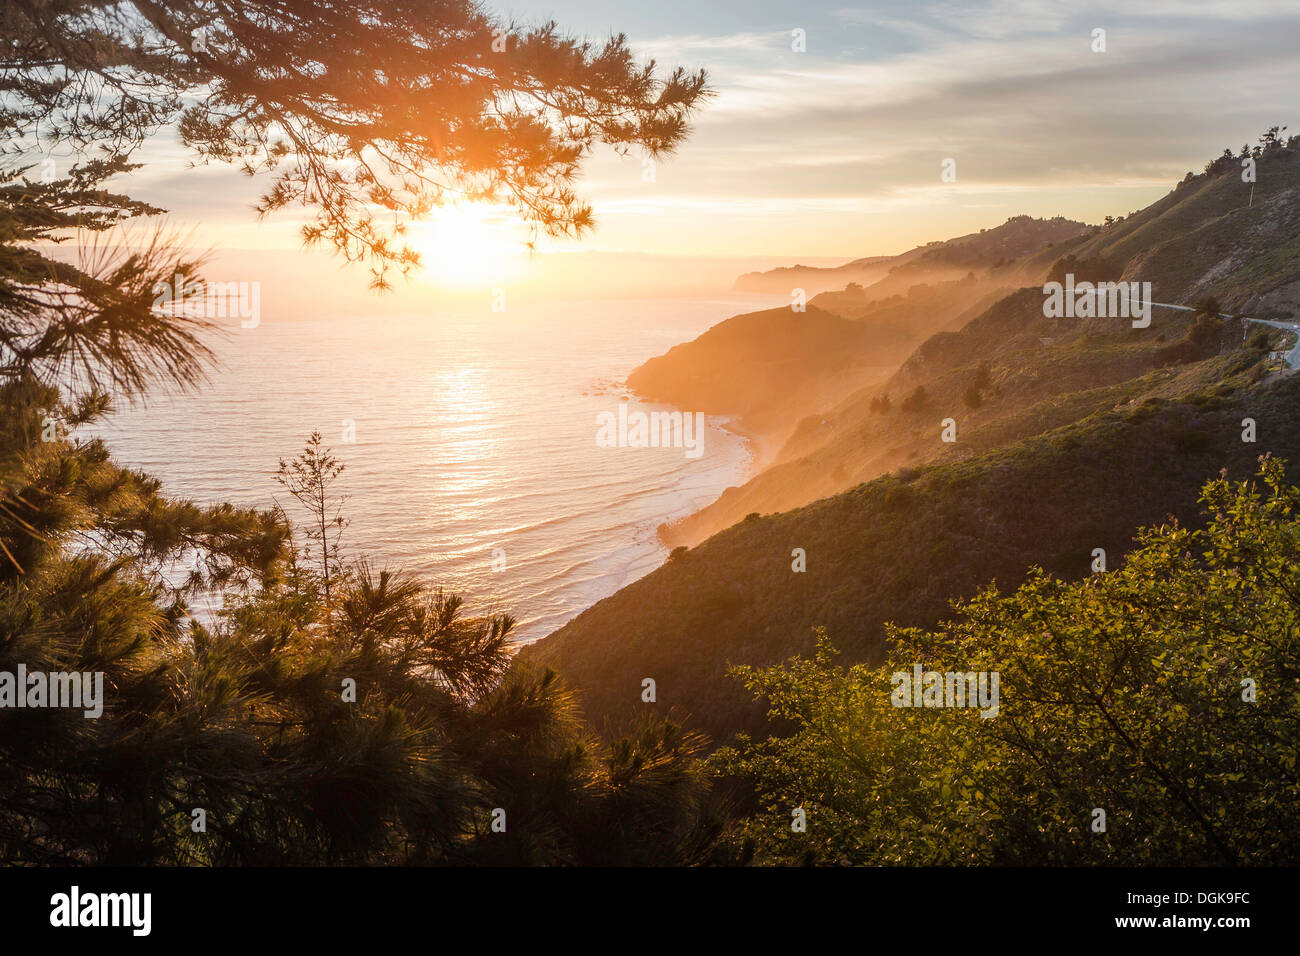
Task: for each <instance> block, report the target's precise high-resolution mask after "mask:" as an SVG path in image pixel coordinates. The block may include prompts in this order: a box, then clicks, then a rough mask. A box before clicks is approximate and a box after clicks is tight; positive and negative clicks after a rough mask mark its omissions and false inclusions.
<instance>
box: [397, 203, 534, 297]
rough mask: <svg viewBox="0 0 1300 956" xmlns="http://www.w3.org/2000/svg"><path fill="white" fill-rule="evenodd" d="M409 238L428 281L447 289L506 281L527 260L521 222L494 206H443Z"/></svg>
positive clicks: (416, 225)
mask: <svg viewBox="0 0 1300 956" xmlns="http://www.w3.org/2000/svg"><path fill="white" fill-rule="evenodd" d="M408 236H409V241H410V244H411V247H412V248H413V249H415V250H416V251H417V252H419V253H420V259H421V264H422V265H423V267H424V270H423V271H424V275H425V277H426V278H428V279H429V280H430V281H434V282H438V283H440V284H445V285H455V286H481V285H484V284H487V283H496V282H505V281H506V280H508V279H509V278H511V277H512V276H513V275H515V274H516V272H517V271H518V269H519V267H520V264H521V263H522V262H523V260H524V259H525V258H526V257H527V248H526V246H525V244H524V230H523V227H522V226H521V224H520V223H519V221H518V219H517V218H516V217H514V216H513V215H511V214H510V213H509V211H503V210H502V209H499V208H496V207H492V206H483V205H476V204H460V205H448V206H443V207H441V208H438V209H435V210H433V212H431V213H430V214H429V218H428V219H427V220H424V221H421V222H417V223H414V224H413V225H411V226H410V227H409V229H408Z"/></svg>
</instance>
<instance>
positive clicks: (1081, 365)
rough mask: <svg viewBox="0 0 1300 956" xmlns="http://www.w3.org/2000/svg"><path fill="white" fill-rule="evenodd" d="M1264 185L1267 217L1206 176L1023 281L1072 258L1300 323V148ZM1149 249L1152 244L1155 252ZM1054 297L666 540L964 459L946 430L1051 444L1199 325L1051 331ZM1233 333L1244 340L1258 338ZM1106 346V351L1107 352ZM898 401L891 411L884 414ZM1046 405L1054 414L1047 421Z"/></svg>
mask: <svg viewBox="0 0 1300 956" xmlns="http://www.w3.org/2000/svg"><path fill="white" fill-rule="evenodd" d="M1259 173H1260V182H1259V184H1258V187H1257V189H1256V193H1255V199H1254V203H1253V205H1242V203H1243V202H1245V201H1247V196H1246V195H1243V194H1242V193H1241V192H1240V190H1239V189H1238V187H1240V186H1242V185H1243V184H1242V183H1241V182H1240V179H1239V178H1237V177H1234V176H1232V175H1220V176H1202V177H1200V178H1198V179H1194V180H1190V181H1185V182H1184V183H1183V185H1181V186H1180V187H1179V188H1178V189H1176V190H1175V191H1173V192H1172V193H1170V195H1169V196H1167V197H1165V198H1164V199H1161V200H1160V201H1158V202H1157V203H1154V204H1153V205H1152V206H1150V207H1149V208H1147V209H1145V210H1143V211H1141V212H1140V213H1137V214H1135V215H1133V216H1130V217H1128V218H1126V219H1125V220H1123V221H1121V222H1119V223H1116V224H1115V225H1112V226H1109V227H1107V228H1105V229H1103V230H1098V231H1097V232H1096V234H1095V235H1092V236H1088V237H1083V238H1080V239H1076V240H1073V241H1071V242H1067V243H1064V244H1058V245H1056V246H1054V247H1053V248H1050V249H1046V250H1043V251H1042V252H1040V253H1038V254H1036V255H1035V256H1031V257H1028V258H1027V259H1026V260H1025V261H1024V263H1023V264H1022V265H1021V266H1020V267H1019V268H1021V269H1023V270H1027V271H1028V272H1029V273H1031V274H1035V275H1036V276H1037V278H1036V280H1035V281H1036V282H1041V281H1042V278H1043V277H1045V276H1046V275H1047V273H1048V272H1049V271H1050V270H1051V268H1052V266H1053V264H1054V263H1055V262H1057V261H1058V260H1059V259H1061V258H1062V257H1065V256H1074V257H1075V259H1076V260H1077V261H1078V262H1079V263H1080V264H1083V265H1084V266H1087V265H1088V264H1095V263H1098V262H1102V263H1105V268H1106V269H1107V270H1109V272H1110V273H1111V274H1112V275H1113V277H1114V278H1116V279H1121V278H1122V279H1123V280H1124V281H1149V282H1151V283H1152V293H1153V295H1154V297H1155V299H1156V300H1157V301H1161V302H1174V303H1193V302H1196V301H1199V300H1200V299H1201V298H1203V297H1205V296H1208V295H1212V296H1214V297H1215V298H1217V299H1218V301H1219V303H1220V304H1221V306H1222V307H1223V308H1224V309H1225V310H1227V311H1232V312H1236V311H1243V312H1247V313H1248V314H1252V315H1255V316H1257V317H1268V316H1278V317H1284V316H1287V315H1291V314H1294V313H1295V312H1297V311H1300V150H1294V149H1292V150H1281V151H1279V153H1278V154H1277V155H1276V156H1274V157H1271V158H1266V159H1264V160H1263V161H1261V163H1260V165H1259ZM1246 188H1247V190H1249V186H1247V187H1246ZM1142 238H1145V240H1146V241H1147V242H1148V243H1149V245H1147V246H1142V245H1141V244H1140V239H1142ZM1259 261H1263V262H1266V263H1267V269H1266V270H1263V271H1261V269H1260V268H1259V267H1258V266H1257V265H1256V263H1257V262H1259ZM1042 299H1043V297H1042V293H1041V290H1040V289H1037V288H1035V289H1031V290H1025V291H1023V292H1020V293H1017V294H1016V295H1015V296H1011V297H1008V298H1007V299H1004V300H1003V301H1001V302H999V303H998V304H997V305H996V306H995V307H993V308H991V309H989V310H988V311H987V312H986V313H985V314H983V315H981V316H979V317H978V318H977V319H975V320H974V321H971V322H970V323H968V324H967V325H965V327H964V328H962V329H961V330H960V331H958V332H952V331H943V332H940V333H938V334H936V335H934V336H933V337H931V338H930V339H929V340H927V341H926V342H924V343H923V344H921V345H920V347H919V348H917V350H916V351H915V352H914V353H913V354H912V355H911V356H910V357H909V358H908V359H907V361H906V362H905V363H904V364H903V365H902V367H901V368H899V369H898V371H897V372H896V373H895V374H893V375H892V376H891V377H890V378H889V379H888V380H887V381H885V382H883V383H882V384H879V385H874V384H870V385H868V384H865V383H864V387H863V388H862V389H861V390H860V391H858V392H855V393H854V394H853V395H850V396H847V397H846V398H845V399H844V401H843V402H841V403H839V404H837V405H835V406H831V407H827V408H826V409H824V410H823V411H822V412H821V413H819V414H818V415H816V416H815V417H812V418H809V419H807V420H804V421H802V422H801V423H800V424H799V426H798V427H797V428H796V429H794V431H793V433H792V435H791V436H790V438H789V439H788V441H787V442H786V444H785V445H784V447H783V448H782V449H781V451H780V452H779V453H778V454H777V455H776V457H775V458H774V459H773V461H772V462H771V464H770V465H769V467H768V468H766V469H765V470H764V471H762V472H760V473H759V474H758V475H756V476H754V477H753V478H752V479H751V480H750V481H748V482H746V483H745V484H744V485H743V486H741V487H739V488H732V489H728V490H727V491H726V492H725V493H724V494H723V495H722V496H721V497H720V498H719V499H718V501H716V502H715V503H713V504H712V505H710V506H708V507H707V508H704V509H703V510H701V511H700V512H698V513H696V514H694V515H691V516H690V517H688V518H686V519H683V520H682V521H680V522H677V523H676V524H674V525H672V526H670V527H666V528H665V529H664V532H663V537H664V540H665V541H666V542H667V543H669V544H672V545H678V544H696V543H698V542H700V541H702V540H704V538H706V537H708V536H709V535H710V534H713V533H714V532H716V531H719V530H721V529H723V528H726V527H728V526H730V525H732V524H734V523H735V522H737V521H739V520H741V519H742V518H744V517H745V515H747V514H749V513H751V512H754V511H758V512H761V513H766V512H772V511H783V510H787V509H789V508H794V507H798V506H800V505H803V504H807V503H808V502H811V501H815V500H817V499H818V498H822V497H825V496H827V495H830V494H834V493H835V492H838V491H843V490H845V489H846V488H849V487H852V486H853V485H854V484H857V483H858V482H862V481H867V480H869V479H871V478H874V477H877V476H878V475H882V474H885V473H886V472H888V471H891V470H893V469H896V468H899V467H904V466H916V465H919V464H922V463H924V462H927V461H933V460H936V459H937V456H939V455H941V454H954V453H958V452H954V451H953V450H952V446H946V447H936V445H935V443H934V442H933V441H932V438H933V435H934V434H935V433H936V432H937V430H938V423H939V422H940V421H941V420H943V419H945V418H949V417H951V418H954V419H956V420H957V421H958V422H959V427H960V429H961V433H962V442H963V443H964V444H965V447H966V448H968V449H976V448H982V447H990V446H989V442H991V441H1007V440H1011V439H1015V438H1021V437H1026V436H1029V435H1033V434H1037V433H1038V431H1039V430H1041V426H1042V425H1043V423H1044V421H1050V422H1051V424H1052V425H1053V426H1054V427H1055V426H1059V425H1062V424H1065V423H1066V422H1067V421H1069V420H1074V419H1075V418H1077V417H1080V416H1082V415H1084V414H1088V413H1090V412H1091V411H1093V410H1095V406H1093V405H1091V404H1089V402H1088V401H1087V400H1086V399H1084V398H1083V397H1080V396H1075V397H1073V398H1071V399H1069V400H1068V401H1065V400H1063V398H1062V397H1063V396H1067V395H1072V393H1074V392H1076V391H1077V390H1078V389H1081V388H1084V387H1085V386H1087V385H1093V386H1100V385H1106V384H1110V383H1113V382H1117V381H1123V380H1124V379H1126V378H1129V377H1131V376H1134V375H1140V374H1143V373H1144V372H1146V371H1148V370H1150V369H1152V368H1155V367H1158V366H1160V365H1161V364H1164V363H1168V362H1171V361H1175V360H1177V356H1175V355H1171V354H1170V352H1169V351H1167V350H1165V351H1161V350H1159V349H1156V350H1154V351H1152V350H1151V349H1150V348H1149V346H1153V345H1159V344H1161V343H1164V342H1170V343H1172V342H1176V341H1179V340H1181V339H1183V338H1184V337H1185V336H1187V334H1188V331H1189V329H1190V327H1191V324H1192V319H1191V317H1190V314H1189V313H1180V312H1174V311H1170V310H1164V309H1156V310H1154V312H1153V318H1152V323H1151V326H1150V328H1147V329H1134V328H1132V327H1131V326H1130V324H1129V323H1128V322H1127V321H1126V320H1123V319H1115V320H1100V319H1098V320H1079V319H1068V318H1063V319H1049V318H1046V317H1044V316H1043V314H1042V313H1043V310H1042ZM1233 334H1235V335H1236V336H1237V341H1238V342H1240V341H1241V338H1242V337H1243V335H1244V330H1238V331H1237V332H1235V333H1233ZM1107 335H1113V338H1110V339H1105V338H1104V336H1107ZM1097 336H1103V338H1101V339H1099V338H1097ZM1102 343H1105V346H1106V347H1105V348H1102V349H1098V348H1096V346H1100V345H1102ZM1224 344H1225V345H1227V344H1231V343H1229V342H1225V343H1224ZM981 366H983V369H984V370H983V372H982V373H981ZM981 374H983V375H987V376H988V377H989V383H988V386H987V387H984V388H982V389H980V390H979V392H980V394H979V395H978V396H972V397H971V398H968V393H969V391H970V389H971V388H972V387H973V385H974V383H975V380H976V378H977V377H978V376H980V375H981ZM918 388H920V389H922V390H923V393H924V396H925V400H924V401H923V402H917V403H916V408H915V409H914V411H915V412H916V414H907V413H905V412H904V411H903V410H902V409H901V408H900V406H901V404H902V402H904V401H906V400H908V398H909V396H912V395H913V393H914V392H915V391H916V390H917V389H918ZM886 400H888V404H889V406H890V407H889V408H888V409H883V410H882V408H881V405H882V403H884V402H885V401H886ZM973 401H974V402H976V403H977V404H975V405H972V402H973ZM1044 402H1047V403H1050V404H1051V407H1038V408H1036V407H1035V406H1037V405H1039V404H1040V403H1044ZM1071 416H1073V418H1072V417H1071ZM990 426H993V429H992V432H991V433H990V431H989V427H990Z"/></svg>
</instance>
